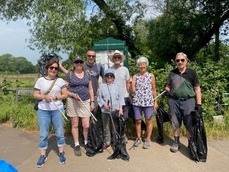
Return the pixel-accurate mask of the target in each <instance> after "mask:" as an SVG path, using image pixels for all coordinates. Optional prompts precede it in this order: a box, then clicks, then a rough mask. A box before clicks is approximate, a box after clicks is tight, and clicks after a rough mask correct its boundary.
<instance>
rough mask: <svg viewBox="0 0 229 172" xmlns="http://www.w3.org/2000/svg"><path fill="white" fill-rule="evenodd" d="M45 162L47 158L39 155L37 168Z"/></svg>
mask: <svg viewBox="0 0 229 172" xmlns="http://www.w3.org/2000/svg"><path fill="white" fill-rule="evenodd" d="M46 160H47V157H46V156H45V155H41V156H40V157H39V159H38V162H37V168H40V167H42V166H43V165H44V163H45V161H46Z"/></svg>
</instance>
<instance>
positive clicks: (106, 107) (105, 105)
mask: <svg viewBox="0 0 229 172" xmlns="http://www.w3.org/2000/svg"><path fill="white" fill-rule="evenodd" d="M103 106H104V108H105V109H106V110H108V111H109V110H110V106H109V105H108V104H107V103H104V104H103Z"/></svg>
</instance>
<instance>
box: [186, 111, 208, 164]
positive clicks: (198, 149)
mask: <svg viewBox="0 0 229 172" xmlns="http://www.w3.org/2000/svg"><path fill="white" fill-rule="evenodd" d="M187 117H188V118H189V120H190V123H191V125H190V126H189V127H188V130H189V132H190V138H189V143H188V144H189V151H190V157H191V159H193V160H195V161H198V162H206V161H207V152H208V147H207V137H206V131H205V127H204V121H203V117H202V114H199V113H198V112H197V111H192V112H191V114H190V115H188V116H187Z"/></svg>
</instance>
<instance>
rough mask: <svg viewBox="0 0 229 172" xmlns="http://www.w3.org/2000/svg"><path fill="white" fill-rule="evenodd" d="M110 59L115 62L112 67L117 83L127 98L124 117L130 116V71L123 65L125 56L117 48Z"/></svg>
mask: <svg viewBox="0 0 229 172" xmlns="http://www.w3.org/2000/svg"><path fill="white" fill-rule="evenodd" d="M108 58H109V60H110V61H111V62H112V63H114V64H113V66H112V67H111V69H113V70H114V71H115V81H114V82H115V83H117V84H118V85H119V86H120V88H121V89H122V94H123V96H124V99H125V105H124V106H123V117H124V118H125V119H127V118H128V112H129V106H128V105H129V93H128V92H129V90H130V73H129V70H128V69H127V67H125V66H122V65H121V63H122V62H124V61H125V58H126V57H125V56H124V55H123V54H122V53H121V52H120V51H118V50H115V51H114V53H113V54H111V55H109V56H108Z"/></svg>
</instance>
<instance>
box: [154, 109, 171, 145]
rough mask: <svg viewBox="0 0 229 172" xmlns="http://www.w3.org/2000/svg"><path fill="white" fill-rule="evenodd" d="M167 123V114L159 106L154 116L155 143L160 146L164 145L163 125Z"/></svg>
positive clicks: (168, 119)
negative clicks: (155, 128)
mask: <svg viewBox="0 0 229 172" xmlns="http://www.w3.org/2000/svg"><path fill="white" fill-rule="evenodd" d="M169 121H170V118H169V114H168V113H167V112H166V111H165V110H164V109H162V108H161V107H160V106H159V107H158V109H157V114H156V122H157V128H158V137H157V142H158V143H160V144H161V143H164V137H163V133H164V131H163V124H164V123H165V122H169Z"/></svg>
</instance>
